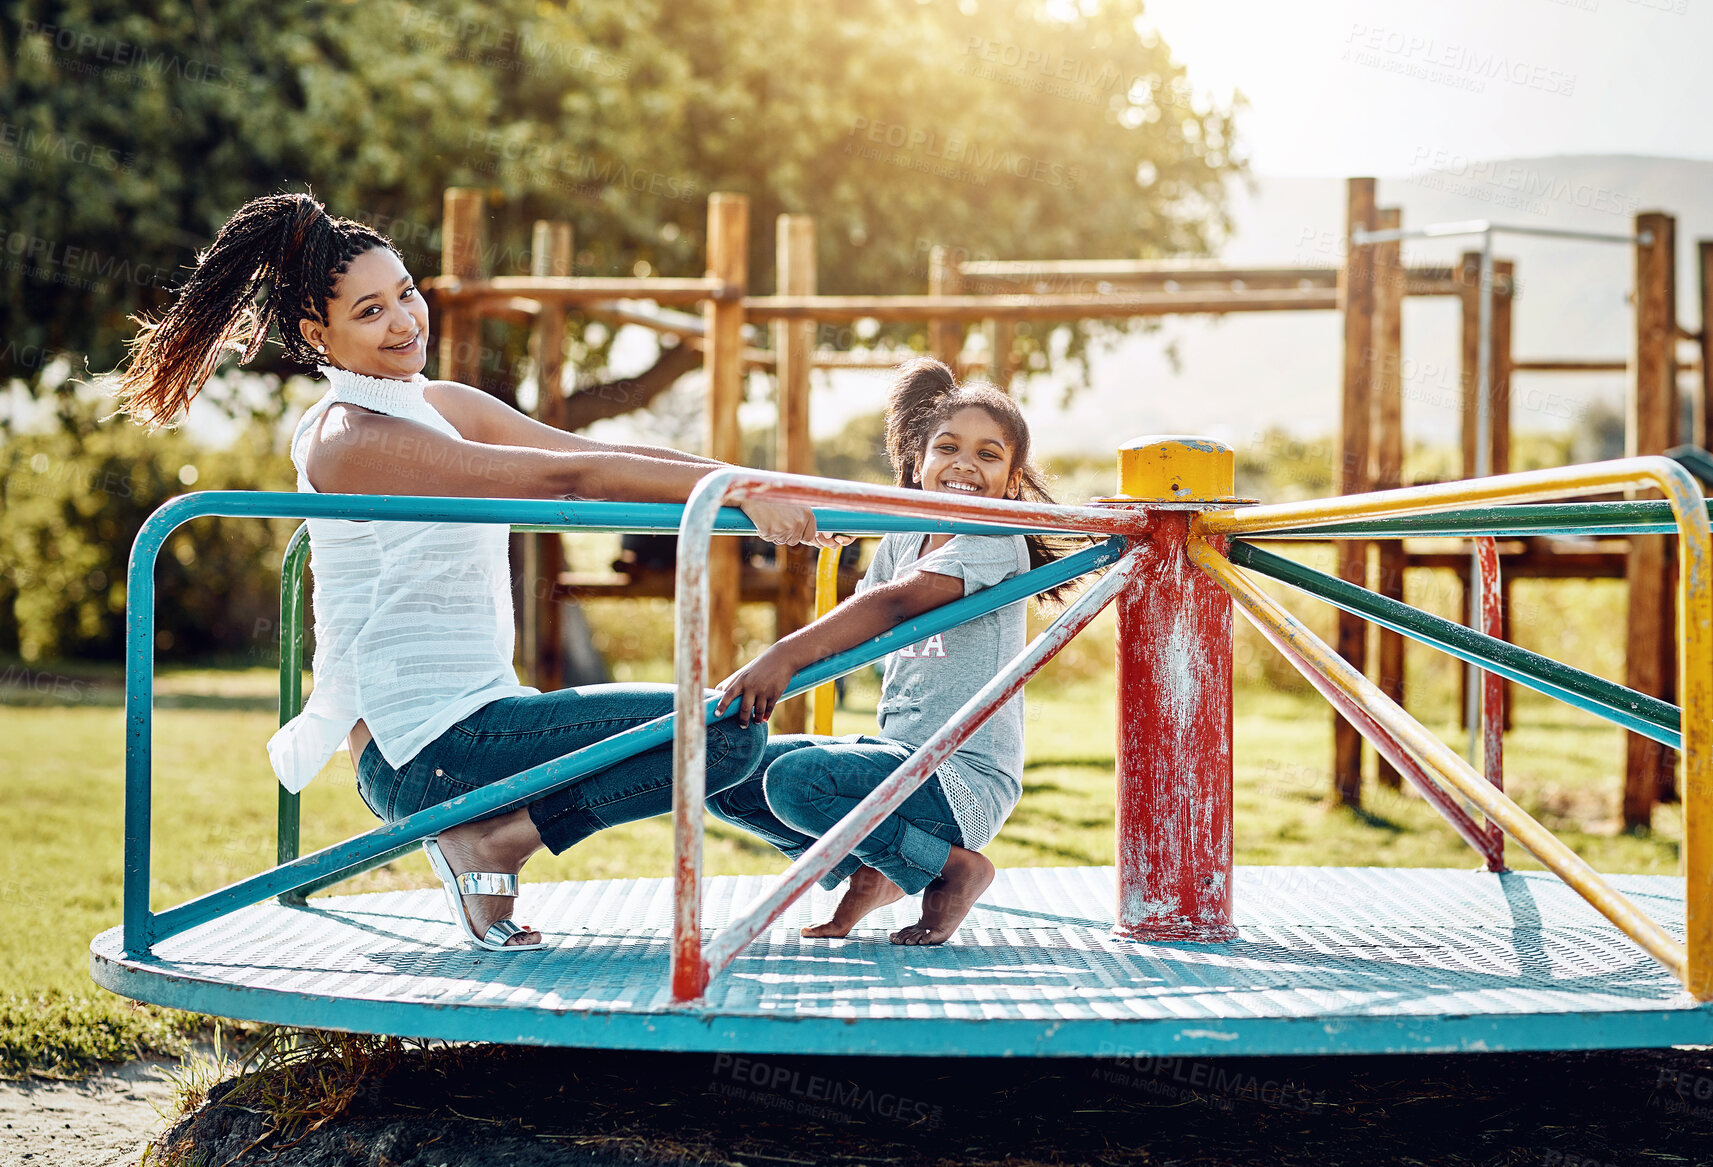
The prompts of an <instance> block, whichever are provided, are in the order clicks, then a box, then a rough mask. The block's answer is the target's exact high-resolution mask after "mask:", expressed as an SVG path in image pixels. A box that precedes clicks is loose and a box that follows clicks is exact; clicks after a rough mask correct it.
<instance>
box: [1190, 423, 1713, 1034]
mask: <svg viewBox="0 0 1713 1167" xmlns="http://www.w3.org/2000/svg"><path fill="white" fill-rule="evenodd" d="M1629 487H1651V488H1654V489H1657V490H1659V491H1660V492H1661V493H1662V494H1664V495H1665V497H1666V501H1667V503H1668V505H1669V506H1670V508H1671V513H1672V515H1673V517H1674V518H1675V520H1676V525H1677V536H1678V553H1679V561H1680V563H1681V570H1680V573H1679V578H1678V593H1677V597H1678V603H1677V610H1678V622H1679V628H1680V632H1681V641H1680V643H1679V645H1678V653H1677V661H1678V665H1677V667H1678V686H1677V691H1678V693H1679V694H1680V695H1681V698H1682V701H1683V714H1682V744H1681V746H1680V754H1681V757H1682V759H1683V790H1684V796H1683V808H1684V809H1683V855H1684V875H1685V887H1686V894H1685V908H1686V915H1687V933H1688V942H1687V944H1686V945H1684V946H1683V948H1684V950H1685V951H1686V952H1687V957H1686V958H1685V959H1684V961H1683V963H1682V964H1681V966H1673V968H1674V972H1676V973H1677V975H1678V976H1679V977H1680V979H1682V980H1683V982H1684V984H1685V985H1686V986H1687V988H1688V989H1689V991H1690V993H1691V994H1693V995H1694V996H1695V997H1696V998H1697V999H1698V1000H1704V1001H1705V1000H1713V533H1710V530H1709V520H1708V504H1707V500H1706V499H1705V498H1704V497H1703V496H1702V493H1701V488H1700V486H1699V484H1698V483H1697V482H1696V481H1695V479H1694V477H1693V476H1692V475H1691V474H1690V473H1689V471H1688V470H1686V469H1684V468H1683V466H1681V465H1680V464H1679V463H1677V462H1674V461H1672V460H1671V459H1669V458H1664V457H1658V456H1653V457H1643V458H1620V459H1615V460H1613V461H1609V462H1595V463H1591V464H1589V465H1586V466H1567V467H1561V468H1557V469H1551V470H1531V471H1526V472H1524V473H1520V474H1504V475H1499V476H1496V477H1492V478H1479V479H1474V480H1471V481H1467V482H1449V483H1440V484H1436V485H1433V486H1414V487H1407V488H1405V489H1402V490H1388V491H1378V492H1372V493H1368V494H1356V495H1348V496H1345V497H1343V498H1332V499H1314V500H1310V501H1307V502H1301V503H1288V504H1280V505H1274V506H1260V507H1254V508H1250V509H1248V510H1244V511H1215V512H1210V513H1208V514H1205V515H1202V516H1200V517H1199V518H1198V519H1197V521H1196V530H1197V532H1198V534H1200V535H1202V536H1204V537H1205V536H1210V535H1223V536H1227V537H1242V536H1254V535H1258V534H1261V533H1263V532H1277V531H1282V530H1289V529H1294V528H1310V529H1313V530H1315V531H1316V532H1317V533H1324V530H1325V528H1326V527H1327V526H1329V525H1331V524H1334V523H1339V522H1345V521H1353V522H1366V521H1373V520H1378V519H1387V518H1395V517H1401V516H1408V515H1425V514H1433V513H1435V512H1440V511H1447V510H1453V509H1456V508H1458V507H1460V506H1469V505H1473V504H1489V505H1491V504H1504V503H1520V502H1532V501H1537V500H1541V499H1547V498H1558V497H1563V496H1566V495H1572V496H1574V495H1588V494H1595V493H1600V492H1603V491H1610V490H1616V489H1624V488H1629ZM1206 550H1208V549H1207V548H1205V546H1204V547H1203V551H1204V552H1205V551H1206ZM1220 559H1221V561H1222V562H1223V561H1224V557H1223V556H1221V557H1220ZM1264 598H1265V597H1263V599H1264ZM1246 610H1247V609H1246ZM1317 643H1318V642H1317ZM1338 663H1339V664H1342V663H1343V662H1342V661H1340V662H1338ZM1363 683H1364V684H1365V683H1366V682H1365V681H1364V682H1363ZM1375 696H1376V697H1378V696H1379V694H1378V692H1377V691H1376V693H1375ZM1380 700H1381V701H1382V702H1384V703H1385V704H1386V705H1391V703H1390V702H1389V701H1386V700H1385V698H1383V697H1382V698H1380ZM1370 708H1371V709H1373V708H1374V706H1373V705H1372V702H1370ZM1392 708H1394V709H1395V708H1396V706H1392ZM1399 712H1400V714H1401V711H1399ZM1382 720H1384V719H1382ZM1404 720H1405V721H1407V722H1409V724H1410V725H1412V726H1414V725H1415V723H1414V721H1413V720H1411V719H1409V718H1408V717H1407V716H1405V717H1404ZM1388 728H1391V729H1393V732H1397V728H1396V727H1395V726H1389V727H1388ZM1416 729H1418V730H1419V729H1420V727H1419V726H1416ZM1422 732H1423V733H1425V731H1422ZM1428 736H1430V737H1431V735H1428ZM1405 740H1406V744H1409V742H1408V739H1405ZM1433 746H1434V748H1435V749H1436V750H1438V751H1441V752H1443V750H1444V747H1443V745H1442V744H1441V743H1439V742H1438V740H1437V739H1434V741H1433ZM1423 760H1424V761H1429V760H1431V759H1430V758H1429V756H1428V755H1423ZM1460 776H1461V775H1459V777H1460ZM1453 784H1454V785H1456V784H1457V783H1456V782H1454V783H1453ZM1481 786H1482V787H1483V789H1482V790H1481V791H1480V793H1481V796H1482V797H1480V798H1478V797H1475V796H1474V795H1471V794H1470V793H1469V792H1468V791H1466V790H1465V791H1461V792H1462V793H1463V794H1464V796H1465V797H1467V798H1469V799H1470V801H1472V802H1474V803H1475V804H1476V805H1477V806H1479V807H1481V809H1482V810H1483V811H1486V812H1487V813H1488V816H1489V817H1490V818H1494V819H1496V821H1498V822H1499V824H1500V825H1501V826H1503V827H1504V828H1505V830H1506V831H1507V833H1509V834H1510V835H1511V836H1512V837H1513V838H1516V839H1517V840H1518V841H1519V842H1524V843H1525V845H1526V846H1530V849H1531V850H1534V847H1533V846H1532V845H1531V844H1529V843H1527V842H1526V841H1525V840H1524V839H1523V838H1522V836H1520V835H1518V834H1517V832H1516V831H1515V830H1513V829H1512V826H1511V823H1510V822H1508V821H1506V819H1505V818H1503V817H1500V816H1498V815H1495V814H1493V813H1492V812H1491V811H1488V810H1487V805H1486V803H1485V802H1484V801H1483V799H1496V800H1498V802H1499V803H1503V804H1506V805H1508V806H1511V807H1513V808H1514V807H1515V804H1514V803H1511V802H1510V800H1509V799H1507V798H1506V797H1505V796H1504V794H1503V793H1501V792H1498V791H1495V790H1493V789H1492V787H1491V785H1489V784H1487V783H1481ZM1460 790H1461V787H1460ZM1495 805H1498V803H1495ZM1517 813H1518V814H1520V813H1521V812H1520V811H1518V812H1517ZM1523 817H1524V818H1525V819H1527V816H1526V815H1525V816H1523ZM1527 821H1528V823H1529V824H1530V825H1531V826H1533V827H1534V828H1535V830H1540V828H1539V827H1538V824H1534V822H1533V820H1532V819H1528V820H1527ZM1525 829H1526V828H1525ZM1543 833H1544V832H1543ZM1547 839H1548V840H1550V842H1551V843H1552V844H1553V845H1556V846H1559V847H1562V844H1558V843H1557V840H1556V839H1552V837H1551V835H1550V834H1548V835H1547ZM1536 854H1537V856H1538V855H1539V854H1540V852H1539V851H1536ZM1542 862H1546V860H1545V859H1544V858H1543V859H1542ZM1578 862H1580V860H1578ZM1548 866H1551V864H1548ZM1582 866H1583V867H1584V868H1586V866H1587V865H1586V864H1583V865H1582ZM1555 870H1556V868H1555ZM1573 886H1574V885H1573ZM1578 890H1579V891H1581V890H1582V888H1581V887H1578ZM1584 894H1585V895H1586V893H1584ZM1591 902H1592V901H1591ZM1596 906H1600V905H1598V904H1597V905H1596ZM1602 910H1605V909H1604V908H1602ZM1656 930H1657V929H1656ZM1673 944H1675V941H1674V942H1673ZM1650 951H1652V950H1651V949H1650Z"/></svg>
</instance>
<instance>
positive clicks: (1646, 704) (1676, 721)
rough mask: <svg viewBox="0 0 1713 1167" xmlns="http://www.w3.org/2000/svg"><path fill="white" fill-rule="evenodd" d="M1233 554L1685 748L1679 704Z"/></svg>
mask: <svg viewBox="0 0 1713 1167" xmlns="http://www.w3.org/2000/svg"><path fill="white" fill-rule="evenodd" d="M1228 554H1229V556H1230V558H1231V561H1232V562H1233V563H1235V564H1237V565H1238V566H1239V567H1245V568H1248V569H1249V570H1251V571H1254V572H1259V573H1260V574H1261V575H1265V576H1268V577H1270V578H1272V579H1276V580H1278V581H1279V582H1280V583H1287V584H1290V585H1291V586H1292V587H1294V588H1297V589H1298V590H1300V591H1303V592H1307V593H1308V594H1309V595H1311V596H1314V597H1315V598H1316V599H1320V600H1325V601H1326V602H1327V603H1329V604H1332V605H1334V606H1336V607H1339V608H1343V609H1344V610H1345V611H1346V612H1354V613H1356V614H1357V615H1358V616H1363V617H1366V618H1367V619H1369V620H1372V621H1373V622H1374V623H1376V624H1378V625H1380V626H1381V627H1382V628H1390V629H1392V630H1393V631H1394V632H1401V633H1402V634H1404V635H1405V636H1408V637H1409V638H1410V639H1412V640H1416V641H1419V642H1421V643H1422V644H1426V645H1430V646H1431V647H1433V648H1437V649H1440V650H1441V651H1442V652H1447V653H1450V654H1451V655H1452V656H1455V657H1457V658H1458V659H1459V660H1462V661H1467V662H1468V663H1470V664H1473V665H1478V666H1479V667H1481V668H1483V669H1487V670H1488V671H1490V672H1493V673H1496V674H1498V675H1499V676H1501V677H1508V678H1510V679H1511V680H1513V681H1516V682H1517V683H1518V684H1521V685H1527V686H1528V687H1529V688H1531V689H1533V690H1535V691H1536V692H1538V693H1545V694H1546V695H1547V696H1549V697H1556V698H1557V699H1558V700H1560V701H1564V702H1566V703H1567V704H1570V705H1574V706H1576V707H1577V708H1578V709H1585V710H1587V711H1588V712H1590V713H1594V714H1597V715H1598V716H1600V717H1603V718H1605V719H1606V720H1608V721H1611V722H1613V723H1615V724H1617V725H1621V726H1623V727H1624V728H1625V729H1630V730H1634V731H1635V732H1637V733H1639V734H1643V735H1645V736H1647V737H1650V738H1652V739H1653V740H1654V741H1657V742H1663V743H1664V744H1666V745H1668V746H1671V747H1672V748H1673V749H1677V748H1678V747H1679V745H1681V743H1682V740H1683V736H1682V729H1681V726H1682V714H1681V712H1680V711H1679V709H1678V708H1677V706H1675V705H1672V704H1670V703H1669V702H1666V701H1661V700H1660V699H1659V698H1658V697H1650V696H1648V695H1647V694H1646V693H1638V692H1636V691H1635V690H1634V689H1628V688H1625V687H1624V686H1623V685H1620V684H1618V683H1616V682H1615V681H1608V680H1606V679H1605V678H1604V677H1596V676H1595V675H1594V674H1592V673H1585V672H1583V671H1582V670H1581V669H1576V668H1572V667H1571V666H1569V665H1566V664H1561V663H1560V662H1558V661H1555V660H1553V659H1552V658H1551V657H1547V656H1542V655H1541V654H1540V653H1538V652H1530V651H1529V650H1528V649H1526V648H1521V647H1519V646H1517V645H1515V644H1508V643H1506V642H1505V641H1503V640H1500V639H1499V638H1497V637H1495V636H1489V635H1487V634H1486V633H1483V632H1477V631H1476V630H1474V629H1472V628H1466V627H1464V626H1463V625H1461V624H1457V623H1454V622H1453V621H1450V620H1446V619H1443V618H1441V617H1439V616H1434V615H1432V614H1430V613H1427V612H1423V611H1421V610H1420V609H1419V608H1412V607H1410V606H1409V605H1408V604H1404V603H1400V602H1399V601H1397V600H1394V599H1391V598H1390V597H1388V596H1382V595H1380V594H1379V593H1378V592H1372V591H1369V590H1368V589H1367V588H1364V587H1362V586H1360V585H1358V584H1353V583H1349V582H1348V581H1346V580H1341V579H1338V578H1336V577H1334V576H1330V575H1328V574H1326V573H1325V572H1322V571H1316V570H1315V569H1314V568H1312V567H1305V566H1304V565H1303V564H1300V563H1298V562H1296V561H1295V560H1293V559H1287V558H1285V557H1284V556H1283V555H1275V554H1274V553H1273V552H1271V551H1265V550H1262V549H1261V548H1260V547H1257V546H1255V545H1254V544H1252V543H1244V542H1241V541H1234V542H1233V543H1232V544H1231V550H1230V551H1229V552H1228Z"/></svg>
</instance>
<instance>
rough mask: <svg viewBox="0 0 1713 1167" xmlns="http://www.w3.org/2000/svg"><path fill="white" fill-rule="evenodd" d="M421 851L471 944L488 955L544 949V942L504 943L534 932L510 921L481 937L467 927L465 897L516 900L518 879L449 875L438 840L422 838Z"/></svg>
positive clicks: (493, 874)
mask: <svg viewBox="0 0 1713 1167" xmlns="http://www.w3.org/2000/svg"><path fill="white" fill-rule="evenodd" d="M422 849H423V850H424V851H426V852H427V853H428V865H429V866H430V867H432V868H434V874H435V875H436V876H437V877H439V879H440V886H441V889H442V890H444V891H445V892H446V904H447V906H448V907H450V908H451V909H452V918H453V919H455V920H457V921H458V926H459V927H461V928H463V929H464V935H465V936H466V937H467V938H468V939H469V940H470V942H471V943H472V944H475V945H477V946H478V947H481V948H486V949H487V950H488V951H490V952H512V953H515V952H537V951H539V950H541V949H543V948H546V947H547V943H546V941H545V940H544V941H542V942H541V943H540V944H507V943H506V941H508V940H510V939H511V938H512V937H513V936H516V935H517V934H518V933H520V932H529V931H533V929H530V928H524V927H521V926H520V925H519V924H518V923H517V921H515V920H512V919H509V918H508V919H504V920H495V921H494V922H493V923H492V924H490V925H489V926H488V930H487V932H486V933H484V934H483V935H481V936H478V935H476V930H475V929H474V928H472V927H471V926H470V917H469V915H468V913H466V912H465V911H464V900H463V897H464V896H511V897H512V898H513V899H515V898H517V876H515V875H512V874H510V873H507V872H500V871H466V872H464V873H463V874H462V875H453V874H452V864H451V863H449V862H447V860H446V855H445V853H444V852H442V851H441V850H440V840H439V839H424V840H423V841H422Z"/></svg>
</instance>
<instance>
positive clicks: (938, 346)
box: [928, 245, 964, 381]
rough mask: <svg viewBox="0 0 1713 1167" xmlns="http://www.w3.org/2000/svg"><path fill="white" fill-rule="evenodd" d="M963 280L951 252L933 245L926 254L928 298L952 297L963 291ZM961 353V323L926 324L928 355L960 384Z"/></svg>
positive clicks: (962, 332)
mask: <svg viewBox="0 0 1713 1167" xmlns="http://www.w3.org/2000/svg"><path fill="white" fill-rule="evenodd" d="M963 284H964V277H963V273H962V272H961V271H959V270H958V265H957V264H955V263H953V262H952V249H951V248H949V247H942V246H938V245H936V246H935V247H934V249H933V250H932V251H930V252H929V253H928V294H929V295H930V296H955V295H957V294H958V293H959V292H961V291H963ZM963 351H964V324H963V321H961V320H930V321H928V352H929V353H930V354H931V355H933V356H935V357H938V358H939V359H940V360H942V361H944V362H945V363H946V364H947V365H948V366H949V367H950V368H951V370H952V375H953V376H955V377H956V378H957V379H958V380H959V381H962V380H963V377H964V371H963V368H962V366H961V365H960V363H959V360H958V358H959V357H960V356H961V355H962V354H963Z"/></svg>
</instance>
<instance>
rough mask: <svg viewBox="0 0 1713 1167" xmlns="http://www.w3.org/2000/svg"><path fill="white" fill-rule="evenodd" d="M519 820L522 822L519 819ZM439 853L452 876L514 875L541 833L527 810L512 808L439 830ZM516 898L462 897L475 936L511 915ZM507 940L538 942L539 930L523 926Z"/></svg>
mask: <svg viewBox="0 0 1713 1167" xmlns="http://www.w3.org/2000/svg"><path fill="white" fill-rule="evenodd" d="M520 820H521V821H520ZM439 841H440V852H441V854H443V855H445V856H446V862H447V863H449V864H451V865H452V873H453V874H454V875H462V874H464V873H465V872H466V871H498V872H501V873H504V874H512V875H515V874H516V873H517V872H519V871H522V870H523V865H524V862H525V861H526V860H527V859H528V858H529V857H530V856H531V855H533V854H534V853H535V851H536V849H537V848H539V847H540V846H541V835H540V834H539V833H537V831H536V829H535V823H534V822H533V821H531V819H530V817H529V811H528V810H515V811H513V812H512V813H510V814H505V815H501V816H500V817H499V818H493V819H484V820H483V821H481V822H477V823H462V824H460V825H458V826H456V827H452V828H450V829H448V830H445V831H442V832H440V835H439ZM516 902H517V901H516V900H514V899H512V897H511V896H464V897H463V899H462V903H463V905H464V914H465V915H466V916H468V917H469V918H470V926H471V927H472V928H474V929H475V931H476V935H478V936H485V935H487V932H488V929H489V928H491V927H493V925H494V923H495V922H496V921H498V920H504V919H506V918H507V917H508V916H510V915H511V914H512V907H513V905H514V904H516ZM518 927H520V928H523V929H524V930H523V931H522V932H519V933H518V934H517V935H515V936H513V937H512V938H511V939H510V940H507V941H506V943H507V944H508V945H517V946H521V945H525V944H540V943H541V939H542V937H541V933H540V932H537V931H535V930H534V929H533V928H528V927H526V926H525V925H524V924H523V923H522V922H521V921H520V922H519V923H518Z"/></svg>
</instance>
